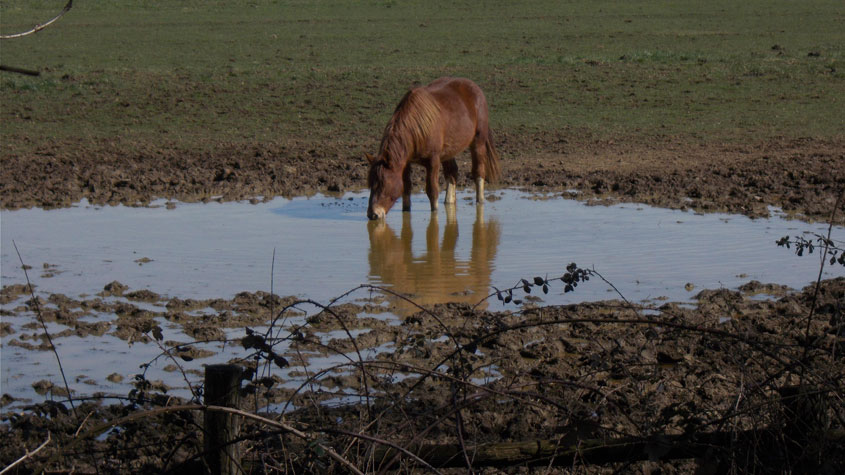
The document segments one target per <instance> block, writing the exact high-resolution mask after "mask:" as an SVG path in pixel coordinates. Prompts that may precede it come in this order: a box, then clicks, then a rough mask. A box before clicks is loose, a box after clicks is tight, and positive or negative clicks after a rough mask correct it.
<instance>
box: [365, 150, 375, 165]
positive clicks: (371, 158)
mask: <svg viewBox="0 0 845 475" xmlns="http://www.w3.org/2000/svg"><path fill="white" fill-rule="evenodd" d="M364 156H365V157H367V162H369V163H370V165H372V164H373V162H375V161H376V157H374V156H372V155H370V154H369V153H366V152H365V153H364Z"/></svg>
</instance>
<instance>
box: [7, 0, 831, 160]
mask: <svg viewBox="0 0 845 475" xmlns="http://www.w3.org/2000/svg"><path fill="white" fill-rule="evenodd" d="M64 3H65V2H64V0H51V1H32V0H25V1H24V0H4V1H3V2H2V3H0V23H1V24H0V32H2V33H3V34H9V33H14V32H17V31H22V30H25V29H28V28H30V27H32V26H33V25H35V24H37V23H39V22H43V21H45V20H47V19H48V18H51V17H52V16H53V15H55V14H56V13H57V12H58V11H59V10H60V9H61V7H62V6H63V5H64ZM0 48H2V49H0V62H2V63H3V64H5V65H10V66H17V67H24V68H30V69H39V70H41V71H42V74H41V76H40V77H36V78H31V77H25V76H20V75H14V74H10V73H2V76H0V99H2V136H0V139H2V141H3V143H4V146H3V148H4V152H3V153H4V154H5V153H8V151H9V150H16V151H17V152H22V151H25V149H28V148H32V149H37V148H38V147H39V146H40V145H42V144H45V143H48V142H53V141H59V142H69V143H86V142H97V141H103V140H108V141H118V142H121V143H124V144H125V146H126V147H129V148H131V147H145V148H150V147H156V146H160V144H172V145H174V146H178V147H179V148H196V149H203V148H206V147H214V146H215V144H217V143H221V142H227V143H235V144H237V143H256V142H258V143H260V142H263V141H279V142H285V141H300V142H309V143H313V146H314V147H315V148H319V147H320V145H321V144H322V143H327V142H332V143H334V144H336V145H337V146H340V147H342V148H348V149H349V150H350V153H353V152H354V151H355V150H357V149H359V148H360V149H361V152H363V147H362V145H368V146H372V144H373V143H375V142H376V141H377V140H378V139H379V137H380V133H381V131H382V129H383V127H384V124H385V123H386V121H387V119H388V117H389V115H390V114H391V112H392V110H393V107H394V105H395V104H396V102H397V101H398V99H399V98H400V97H401V95H402V94H403V92H404V91H405V90H406V89H407V88H408V87H409V86H411V85H413V84H418V83H425V82H428V81H430V80H432V79H434V78H436V77H438V76H442V75H457V76H466V77H470V78H472V79H474V80H475V81H476V82H478V83H479V84H480V85H481V86H482V88H483V89H484V90H485V92H486V94H487V96H488V100H489V102H490V104H491V116H492V119H491V120H492V124H493V127H494V130H497V131H502V132H503V133H505V134H543V135H547V136H552V137H560V138H561V139H566V140H570V141H575V142H578V141H579V140H592V139H601V140H627V139H630V138H631V137H640V138H641V139H644V140H649V139H650V138H652V137H660V136H673V137H676V138H680V139H681V140H682V141H690V142H735V141H739V142H756V141H759V140H765V139H767V138H775V137H777V138H796V137H820V138H830V137H841V136H842V131H843V127H842V124H843V118H845V115H844V114H843V113H842V110H843V99H845V65H843V48H845V8H843V6H842V2H841V0H817V1H806V2H795V1H787V0H776V1H749V2H735V1H729V0H716V1H711V2H697V1H675V2H665V1H633V2H621V1H619V2H610V1H587V0H575V1H566V2H561V1H546V0H538V1H531V2H511V1H489V2H475V1H472V2H470V1H467V2H431V1H400V0H380V1H364V2H358V1H338V0H335V1H292V2H282V1H245V0H243V1H226V2H224V1H218V2H208V1H167V2H153V1H125V2H124V1H121V2H117V1H97V2H77V3H76V4H75V5H74V7H73V9H72V10H71V11H70V12H69V13H68V14H67V15H66V16H65V17H64V18H62V19H61V20H59V21H58V22H57V23H56V24H55V25H53V26H51V27H49V28H47V29H45V30H43V31H41V32H39V33H37V34H35V35H31V36H28V37H25V38H22V39H15V40H5V41H3V42H2V45H0ZM355 153H357V152H355Z"/></svg>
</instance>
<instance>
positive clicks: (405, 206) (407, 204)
mask: <svg viewBox="0 0 845 475" xmlns="http://www.w3.org/2000/svg"><path fill="white" fill-rule="evenodd" d="M411 191H413V190H412V186H411V165H406V166H405V170H404V171H403V172H402V211H411Z"/></svg>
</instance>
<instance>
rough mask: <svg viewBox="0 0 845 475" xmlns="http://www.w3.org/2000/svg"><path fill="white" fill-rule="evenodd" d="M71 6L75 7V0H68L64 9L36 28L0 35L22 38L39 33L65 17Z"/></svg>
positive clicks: (1, 37)
mask: <svg viewBox="0 0 845 475" xmlns="http://www.w3.org/2000/svg"><path fill="white" fill-rule="evenodd" d="M71 7H73V0H68V2H67V5H65V7H64V8H63V9H62V11H61V12H59V14H58V15H56V16H55V17H54V18H53V19H52V20H49V21H47V22H46V23H41V24H40V25H35V27H34V28H32V29H31V30H28V31H24V32H21V33H14V34H11V35H0V40H11V39H13V38H20V37H22V36H27V35H31V34H33V33H38V32H39V31H41V30H43V29H44V28H47V27H48V26H50V25H51V24H53V23H54V22H55V21H56V20H58V19H59V18H61V17H63V16H64V14H65V13H67V12H69V11H70V9H71Z"/></svg>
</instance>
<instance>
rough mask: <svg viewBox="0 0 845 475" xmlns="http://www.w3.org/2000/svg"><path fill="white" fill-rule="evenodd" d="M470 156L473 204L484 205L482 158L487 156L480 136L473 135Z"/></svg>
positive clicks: (484, 171) (483, 141) (485, 146)
mask: <svg viewBox="0 0 845 475" xmlns="http://www.w3.org/2000/svg"><path fill="white" fill-rule="evenodd" d="M470 154H471V155H472V179H473V180H475V202H476V203H484V177H485V176H486V175H485V174H486V170H485V169H484V157H486V156H487V145H486V142H485V140H482V138H481V136H480V134H476V135H475V140H473V141H472V145H470Z"/></svg>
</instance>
